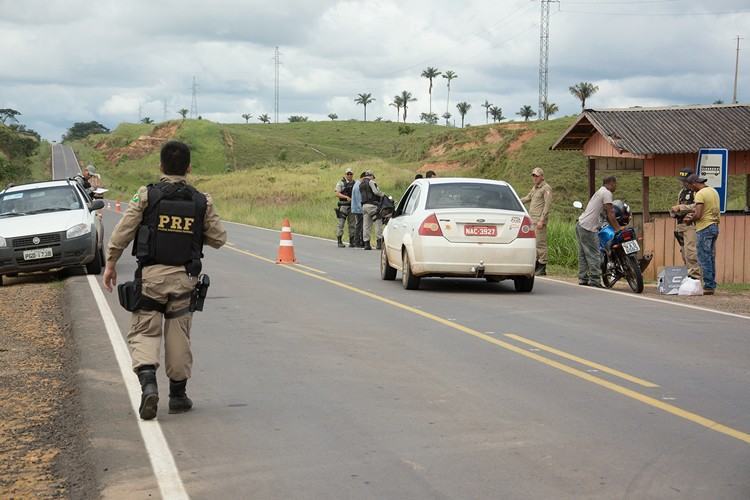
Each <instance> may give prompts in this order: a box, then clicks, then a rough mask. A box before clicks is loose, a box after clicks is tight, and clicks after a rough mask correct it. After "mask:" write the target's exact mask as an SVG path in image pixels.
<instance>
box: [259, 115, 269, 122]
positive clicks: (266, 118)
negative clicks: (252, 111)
mask: <svg viewBox="0 0 750 500" xmlns="http://www.w3.org/2000/svg"><path fill="white" fill-rule="evenodd" d="M258 120H260V121H261V122H263V123H271V117H270V116H268V114H267V113H263V114H262V115H260V116H259V117H258Z"/></svg>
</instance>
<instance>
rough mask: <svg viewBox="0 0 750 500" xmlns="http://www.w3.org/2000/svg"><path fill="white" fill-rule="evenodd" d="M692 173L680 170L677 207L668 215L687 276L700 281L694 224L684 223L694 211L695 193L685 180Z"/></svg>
mask: <svg viewBox="0 0 750 500" xmlns="http://www.w3.org/2000/svg"><path fill="white" fill-rule="evenodd" d="M692 173H693V169H691V168H683V169H682V170H680V174H679V179H680V181H681V182H682V189H681V190H680V194H679V195H678V196H677V205H675V206H673V207H672V208H671V209H670V215H671V216H672V217H674V218H675V222H676V225H675V230H674V237H675V239H676V240H677V243H679V245H680V253H681V254H682V260H683V261H684V262H685V266H686V267H687V268H688V276H690V277H691V278H693V279H697V280H699V279H701V268H700V265H698V250H697V246H696V245H697V241H698V237H697V235H696V233H695V222H693V221H692V220H689V221H686V219H685V217H686V216H687V215H688V214H690V213H693V211H694V209H695V193H694V192H693V190H692V189H690V187H689V186H688V185H687V182H685V181H686V179H687V178H688V176H689V175H690V174H692Z"/></svg>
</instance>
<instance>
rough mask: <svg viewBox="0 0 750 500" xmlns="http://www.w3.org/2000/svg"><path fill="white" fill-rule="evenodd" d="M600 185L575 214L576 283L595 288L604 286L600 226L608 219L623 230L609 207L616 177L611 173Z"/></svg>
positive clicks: (615, 184) (616, 229)
mask: <svg viewBox="0 0 750 500" xmlns="http://www.w3.org/2000/svg"><path fill="white" fill-rule="evenodd" d="M602 184H603V185H602V187H600V188H599V190H598V191H597V192H596V193H594V196H592V197H591V199H590V200H589V203H588V205H586V210H584V212H583V213H582V214H581V216H580V217H578V224H576V238H577V239H578V284H579V285H583V286H593V287H595V288H603V286H602V261H601V253H600V252H599V229H601V227H602V225H604V223H605V222H607V221H609V224H610V225H611V226H612V227H613V228H614V230H615V231H620V230H621V229H622V226H620V224H619V223H618V222H617V219H616V218H615V211H614V209H613V208H612V201H613V200H612V193H614V192H615V189H616V188H617V178H616V177H615V176H614V175H612V176H609V177H605V178H604V181H603V182H602Z"/></svg>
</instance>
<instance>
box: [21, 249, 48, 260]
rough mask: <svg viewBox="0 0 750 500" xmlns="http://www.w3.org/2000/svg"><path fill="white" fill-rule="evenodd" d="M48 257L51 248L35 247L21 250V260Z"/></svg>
mask: <svg viewBox="0 0 750 500" xmlns="http://www.w3.org/2000/svg"><path fill="white" fill-rule="evenodd" d="M50 257H52V249H51V248H35V249H34V250H24V252H23V260H36V259H49V258H50Z"/></svg>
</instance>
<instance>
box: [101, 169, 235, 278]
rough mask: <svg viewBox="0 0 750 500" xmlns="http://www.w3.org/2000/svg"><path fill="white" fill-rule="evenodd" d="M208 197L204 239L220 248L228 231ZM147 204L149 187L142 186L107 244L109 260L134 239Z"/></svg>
mask: <svg viewBox="0 0 750 500" xmlns="http://www.w3.org/2000/svg"><path fill="white" fill-rule="evenodd" d="M161 181H162V182H170V183H177V182H185V183H187V179H186V177H185V176H183V175H164V176H163V177H162V178H161ZM206 199H207V201H208V202H207V204H206V217H205V219H204V220H203V240H204V242H205V243H206V244H207V245H209V246H211V247H213V248H219V247H221V246H222V245H224V243H226V242H227V231H226V229H224V225H223V224H222V223H221V219H219V215H218V214H217V213H216V211H215V210H214V206H213V200H212V199H211V196H210V195H208V194H206ZM147 206H148V188H147V187H146V186H141V187H140V188H139V189H138V192H137V193H136V194H135V195H134V196H133V199H132V200H130V203H129V204H128V208H127V210H125V213H124V214H123V216H122V219H120V222H119V223H118V224H117V226H115V229H114V230H113V231H112V236H111V237H110V238H109V245H108V246H107V262H112V263H115V262H117V259H119V258H120V256H121V255H122V252H123V251H124V250H125V249H126V248H127V247H128V245H129V244H130V242H131V241H133V239H134V238H135V235H136V233H137V232H138V226H140V225H141V221H142V220H143V211H144V210H145V209H146V207H147Z"/></svg>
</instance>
